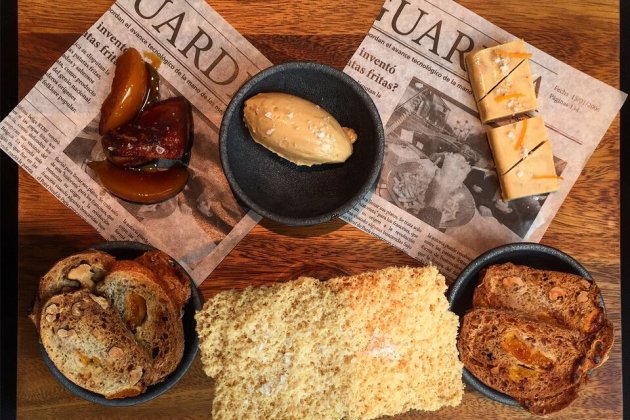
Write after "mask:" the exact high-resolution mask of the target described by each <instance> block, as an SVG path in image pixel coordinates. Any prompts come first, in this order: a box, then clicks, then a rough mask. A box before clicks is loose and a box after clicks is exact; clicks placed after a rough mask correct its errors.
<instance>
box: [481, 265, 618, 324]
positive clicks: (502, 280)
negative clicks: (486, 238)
mask: <svg viewBox="0 0 630 420" xmlns="http://www.w3.org/2000/svg"><path fill="white" fill-rule="evenodd" d="M473 306H474V307H486V308H497V309H510V310H513V311H518V312H521V313H525V314H527V315H529V316H530V317H533V318H536V319H540V320H543V321H547V322H555V323H557V324H559V325H561V326H565V327H567V328H572V329H576V330H578V331H582V332H584V333H586V334H591V333H595V332H597V331H599V330H600V329H601V328H602V327H603V326H604V324H605V323H606V314H605V311H604V309H603V308H602V307H601V305H600V302H599V288H598V287H597V285H596V284H595V283H593V282H590V281H588V280H586V279H585V278H584V277H581V276H578V275H575V274H568V273H560V272H557V271H545V270H537V269H534V268H530V267H525V266H519V265H514V264H511V263H507V264H500V265H493V266H490V267H488V268H487V269H486V270H485V272H484V273H483V274H482V276H481V281H480V284H479V286H477V288H476V289H475V294H474V297H473Z"/></svg>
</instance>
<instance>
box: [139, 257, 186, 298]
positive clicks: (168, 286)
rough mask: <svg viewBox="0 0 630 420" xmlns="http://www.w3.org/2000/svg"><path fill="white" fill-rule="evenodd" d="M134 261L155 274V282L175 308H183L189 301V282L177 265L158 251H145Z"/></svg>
mask: <svg viewBox="0 0 630 420" xmlns="http://www.w3.org/2000/svg"><path fill="white" fill-rule="evenodd" d="M135 261H136V262H138V263H140V264H142V265H143V266H145V267H147V268H148V269H149V270H151V271H152V272H153V273H154V274H155V278H156V280H157V281H158V283H159V284H160V286H162V287H163V288H164V290H166V292H167V293H168V294H169V296H170V297H171V299H172V300H173V303H175V306H178V307H180V308H183V307H184V305H185V304H186V302H188V299H190V280H189V279H188V276H187V275H186V273H184V272H183V270H182V269H181V268H180V266H179V264H177V263H176V262H175V261H174V260H173V259H172V258H171V257H169V256H168V255H167V254H165V253H164V252H162V251H158V250H155V251H147V252H145V253H144V254H142V255H141V256H139V257H138V258H136V259H135Z"/></svg>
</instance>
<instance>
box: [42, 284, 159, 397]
mask: <svg viewBox="0 0 630 420" xmlns="http://www.w3.org/2000/svg"><path fill="white" fill-rule="evenodd" d="M40 337H41V341H42V344H43V345H44V348H45V349H46V352H47V353H48V357H49V358H50V360H52V362H53V363H54V364H55V366H56V367H57V369H59V371H60V372H61V373H62V374H63V375H64V376H65V377H67V378H68V379H70V380H71V381H72V382H74V383H75V384H77V385H79V386H80V387H83V388H85V389H88V390H90V391H92V392H96V393H98V394H101V395H104V396H105V397H106V398H108V399H112V398H124V397H131V396H135V395H138V394H140V393H141V392H143V391H144V389H145V388H146V387H145V383H144V379H145V378H146V377H147V376H150V375H151V365H152V360H151V357H150V356H149V354H148V352H147V351H146V350H145V349H144V348H143V347H142V346H140V345H139V344H138V343H137V342H136V340H135V339H134V337H133V335H132V334H131V332H130V331H129V330H128V329H127V328H126V327H125V325H124V323H123V322H122V320H121V319H120V315H119V314H118V313H117V312H116V310H115V309H114V308H113V306H112V305H111V303H110V302H109V301H108V300H107V299H105V298H103V297H100V296H95V295H93V294H91V293H90V292H89V291H88V290H85V289H82V290H78V291H75V292H67V293H64V294H61V295H55V296H53V297H51V298H50V299H49V300H48V301H47V302H46V304H45V305H44V306H43V308H42V311H41V319H40Z"/></svg>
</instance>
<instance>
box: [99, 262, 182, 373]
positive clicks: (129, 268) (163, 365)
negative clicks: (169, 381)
mask: <svg viewBox="0 0 630 420" xmlns="http://www.w3.org/2000/svg"><path fill="white" fill-rule="evenodd" d="M96 292H97V293H98V294H100V295H103V296H105V297H106V298H108V299H109V300H111V302H112V303H113V305H114V308H115V309H116V310H117V311H118V312H119V313H120V315H121V317H122V319H123V320H124V321H125V323H126V324H127V327H128V328H129V329H130V330H131V331H132V333H133V335H134V337H135V338H136V340H138V342H139V343H140V344H141V345H142V346H143V347H144V348H145V349H146V350H147V351H148V353H149V354H150V355H151V357H152V359H153V370H152V375H151V376H148V377H147V379H146V384H147V385H152V384H154V383H158V382H161V381H162V380H164V378H165V377H166V375H168V374H169V373H171V372H172V371H173V370H175V368H176V367H177V365H178V364H179V362H180V360H181V358H182V355H183V352H184V330H183V326H182V321H181V308H180V307H178V306H176V305H175V304H174V303H173V301H172V300H171V297H170V296H169V295H168V294H167V292H166V291H165V290H164V289H163V287H162V286H161V285H160V283H159V282H158V280H157V278H156V276H155V274H154V273H153V272H152V271H151V270H149V269H148V268H146V267H145V266H143V265H141V264H140V263H138V262H135V261H126V260H125V261H116V262H115V263H114V264H113V265H112V267H111V271H110V272H109V273H108V274H107V275H106V276H105V278H104V279H103V280H102V281H101V282H99V283H98V285H97V286H96Z"/></svg>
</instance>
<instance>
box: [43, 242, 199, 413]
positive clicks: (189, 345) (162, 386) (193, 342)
mask: <svg viewBox="0 0 630 420" xmlns="http://www.w3.org/2000/svg"><path fill="white" fill-rule="evenodd" d="M91 250H96V251H101V252H105V253H107V254H109V255H111V256H112V257H114V258H115V259H116V260H117V261H122V262H123V264H124V263H125V262H126V261H127V260H134V259H136V258H138V257H140V256H142V255H143V254H144V255H147V254H145V253H146V252H149V251H151V252H153V251H157V250H156V249H155V248H153V247H151V246H149V245H145V244H142V243H138V242H127V241H118V242H116V241H114V242H105V243H101V244H97V245H95V246H93V247H92V248H91ZM88 252H90V251H88ZM163 255H165V254H163ZM169 262H170V263H172V264H173V266H174V267H176V268H177V270H178V273H181V275H182V277H183V280H187V281H188V283H189V284H190V297H189V298H188V300H187V301H186V302H185V304H184V305H183V308H182V311H183V315H182V318H181V321H182V327H183V351H182V355H181V359H179V362H178V363H177V362H176V361H175V362H173V363H176V367H175V368H174V370H172V371H171V372H170V373H168V374H167V375H166V376H165V377H162V378H160V379H159V381H157V383H155V384H152V385H149V386H147V387H146V389H144V390H143V392H142V393H140V394H139V395H134V396H129V397H125V398H117V397H116V398H110V399H108V398H106V397H105V396H104V395H101V394H98V393H96V392H92V391H89V390H88V389H86V388H83V387H81V386H79V385H77V384H76V383H75V382H73V381H71V380H70V379H68V377H66V375H64V374H63V373H62V372H61V371H60V370H59V369H58V368H57V366H55V363H54V362H53V361H52V360H51V358H50V357H49V355H48V353H47V349H46V348H45V347H44V345H43V344H42V343H41V342H40V344H39V348H40V353H41V355H42V358H43V359H44V362H45V363H46V366H48V368H49V369H50V371H51V373H52V374H53V376H54V377H55V378H56V379H57V380H58V381H59V382H61V384H62V385H63V386H65V387H66V388H67V389H68V390H69V391H70V392H72V393H73V394H75V395H77V396H79V397H81V398H83V399H85V400H88V401H90V402H93V403H97V404H102V405H107V406H114V407H120V406H130V405H136V404H140V403H143V402H146V401H149V400H152V399H154V398H156V397H157V396H159V395H161V394H163V393H164V392H166V391H168V390H169V389H170V388H172V387H173V386H174V385H175V384H176V383H177V382H178V381H179V380H180V379H181V378H182V376H183V375H184V374H185V373H186V371H187V370H188V368H189V367H190V365H191V364H192V362H193V360H194V358H195V355H196V353H197V350H198V347H199V338H198V336H197V333H196V331H195V319H194V316H195V312H196V311H197V310H199V309H201V307H202V304H203V301H202V298H201V295H200V293H199V291H198V290H197V288H196V286H195V284H194V282H193V281H192V279H191V278H190V276H189V275H188V274H187V273H186V272H185V270H183V268H182V267H181V266H179V264H177V262H175V261H174V260H170V261H169ZM41 285H42V283H40V288H41ZM85 294H86V295H87V294H88V293H87V291H85ZM59 296H61V295H59ZM59 296H54V297H53V298H51V299H49V301H51V300H52V299H57V300H56V302H60V299H59ZM68 296H69V295H68ZM88 303H90V302H89V301H88ZM36 305H37V303H36ZM42 305H43V306H44V302H42ZM48 306H50V305H48ZM114 306H116V303H115V302H114ZM97 309H98V308H97ZM145 310H146V311H150V309H145ZM34 313H35V310H34ZM147 313H149V312H147ZM42 322H43V319H42ZM38 328H39V326H38ZM40 334H41V332H40ZM130 352H131V351H130V350H128V349H126V350H125V351H124V352H123V353H124V357H128V356H127V354H128V353H130ZM110 353H111V350H110ZM154 356H155V352H154ZM169 370H170V369H169Z"/></svg>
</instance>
